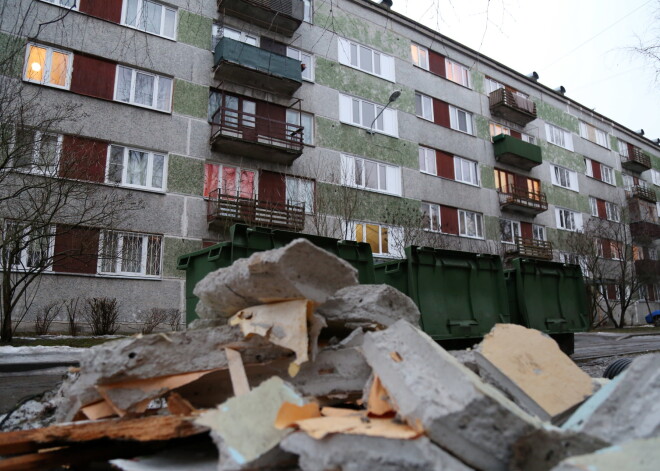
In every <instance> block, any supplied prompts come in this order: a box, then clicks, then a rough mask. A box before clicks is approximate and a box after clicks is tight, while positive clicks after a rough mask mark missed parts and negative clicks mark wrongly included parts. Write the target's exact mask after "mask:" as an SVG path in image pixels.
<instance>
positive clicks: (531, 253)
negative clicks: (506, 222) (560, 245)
mask: <svg viewBox="0 0 660 471" xmlns="http://www.w3.org/2000/svg"><path fill="white" fill-rule="evenodd" d="M515 251H516V254H517V255H519V256H521V257H530V258H539V259H543V260H552V243H551V242H548V241H545V240H539V239H529V238H526V237H520V236H516V249H515Z"/></svg>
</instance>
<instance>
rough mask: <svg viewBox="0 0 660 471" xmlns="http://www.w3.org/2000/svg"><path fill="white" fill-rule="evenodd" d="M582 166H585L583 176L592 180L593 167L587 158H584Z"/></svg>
mask: <svg viewBox="0 0 660 471" xmlns="http://www.w3.org/2000/svg"><path fill="white" fill-rule="evenodd" d="M584 165H585V167H586V170H585V171H584V174H585V175H586V176H588V177H592V178H593V176H594V166H593V164H592V163H591V159H587V158H585V159H584Z"/></svg>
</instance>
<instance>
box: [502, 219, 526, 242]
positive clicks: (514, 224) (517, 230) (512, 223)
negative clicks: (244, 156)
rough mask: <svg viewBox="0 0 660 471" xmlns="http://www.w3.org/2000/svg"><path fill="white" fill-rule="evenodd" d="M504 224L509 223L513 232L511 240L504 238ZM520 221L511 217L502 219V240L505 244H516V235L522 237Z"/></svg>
mask: <svg viewBox="0 0 660 471" xmlns="http://www.w3.org/2000/svg"><path fill="white" fill-rule="evenodd" d="M502 225H508V226H509V230H510V233H511V240H510V241H509V240H505V239H504V231H502ZM520 230H521V229H520V221H513V220H511V219H504V218H501V219H500V233H501V234H500V241H501V242H502V243H503V244H515V243H516V237H520V236H521V234H522V232H520Z"/></svg>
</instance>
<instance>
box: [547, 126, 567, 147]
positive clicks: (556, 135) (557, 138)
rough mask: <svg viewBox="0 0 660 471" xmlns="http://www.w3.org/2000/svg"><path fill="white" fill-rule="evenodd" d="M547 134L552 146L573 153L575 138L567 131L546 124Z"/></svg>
mask: <svg viewBox="0 0 660 471" xmlns="http://www.w3.org/2000/svg"><path fill="white" fill-rule="evenodd" d="M545 134H546V137H547V141H548V142H549V143H550V144H554V145H556V146H559V147H562V148H564V149H568V150H570V151H573V136H572V135H571V133H570V132H568V131H567V130H565V129H562V128H560V127H558V126H555V125H554V124H550V123H545Z"/></svg>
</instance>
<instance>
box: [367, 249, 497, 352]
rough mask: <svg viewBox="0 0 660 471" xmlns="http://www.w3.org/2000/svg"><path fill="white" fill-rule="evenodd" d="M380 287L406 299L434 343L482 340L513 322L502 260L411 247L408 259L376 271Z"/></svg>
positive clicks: (451, 251)
mask: <svg viewBox="0 0 660 471" xmlns="http://www.w3.org/2000/svg"><path fill="white" fill-rule="evenodd" d="M375 274H376V282H377V283H386V284H388V285H391V286H393V287H395V288H397V289H399V291H401V292H403V293H405V294H407V295H408V296H410V298H411V299H412V300H413V301H414V302H415V304H417V306H418V307H419V310H420V312H421V315H422V317H421V324H422V325H421V327H422V329H423V330H424V332H426V333H427V334H428V335H430V336H431V337H432V338H433V339H435V340H440V341H442V340H452V339H456V340H458V339H477V338H480V337H483V336H484V335H485V334H487V333H488V332H489V331H490V329H491V328H492V327H493V325H494V324H496V323H498V322H510V319H509V306H508V299H507V291H506V285H505V283H504V271H503V268H502V260H501V258H500V257H499V256H497V255H490V254H476V253H470V252H459V251H454V250H443V249H434V248H430V247H415V246H411V247H407V248H406V259H405V260H396V261H392V262H386V263H383V264H380V265H377V266H376V267H375Z"/></svg>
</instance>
